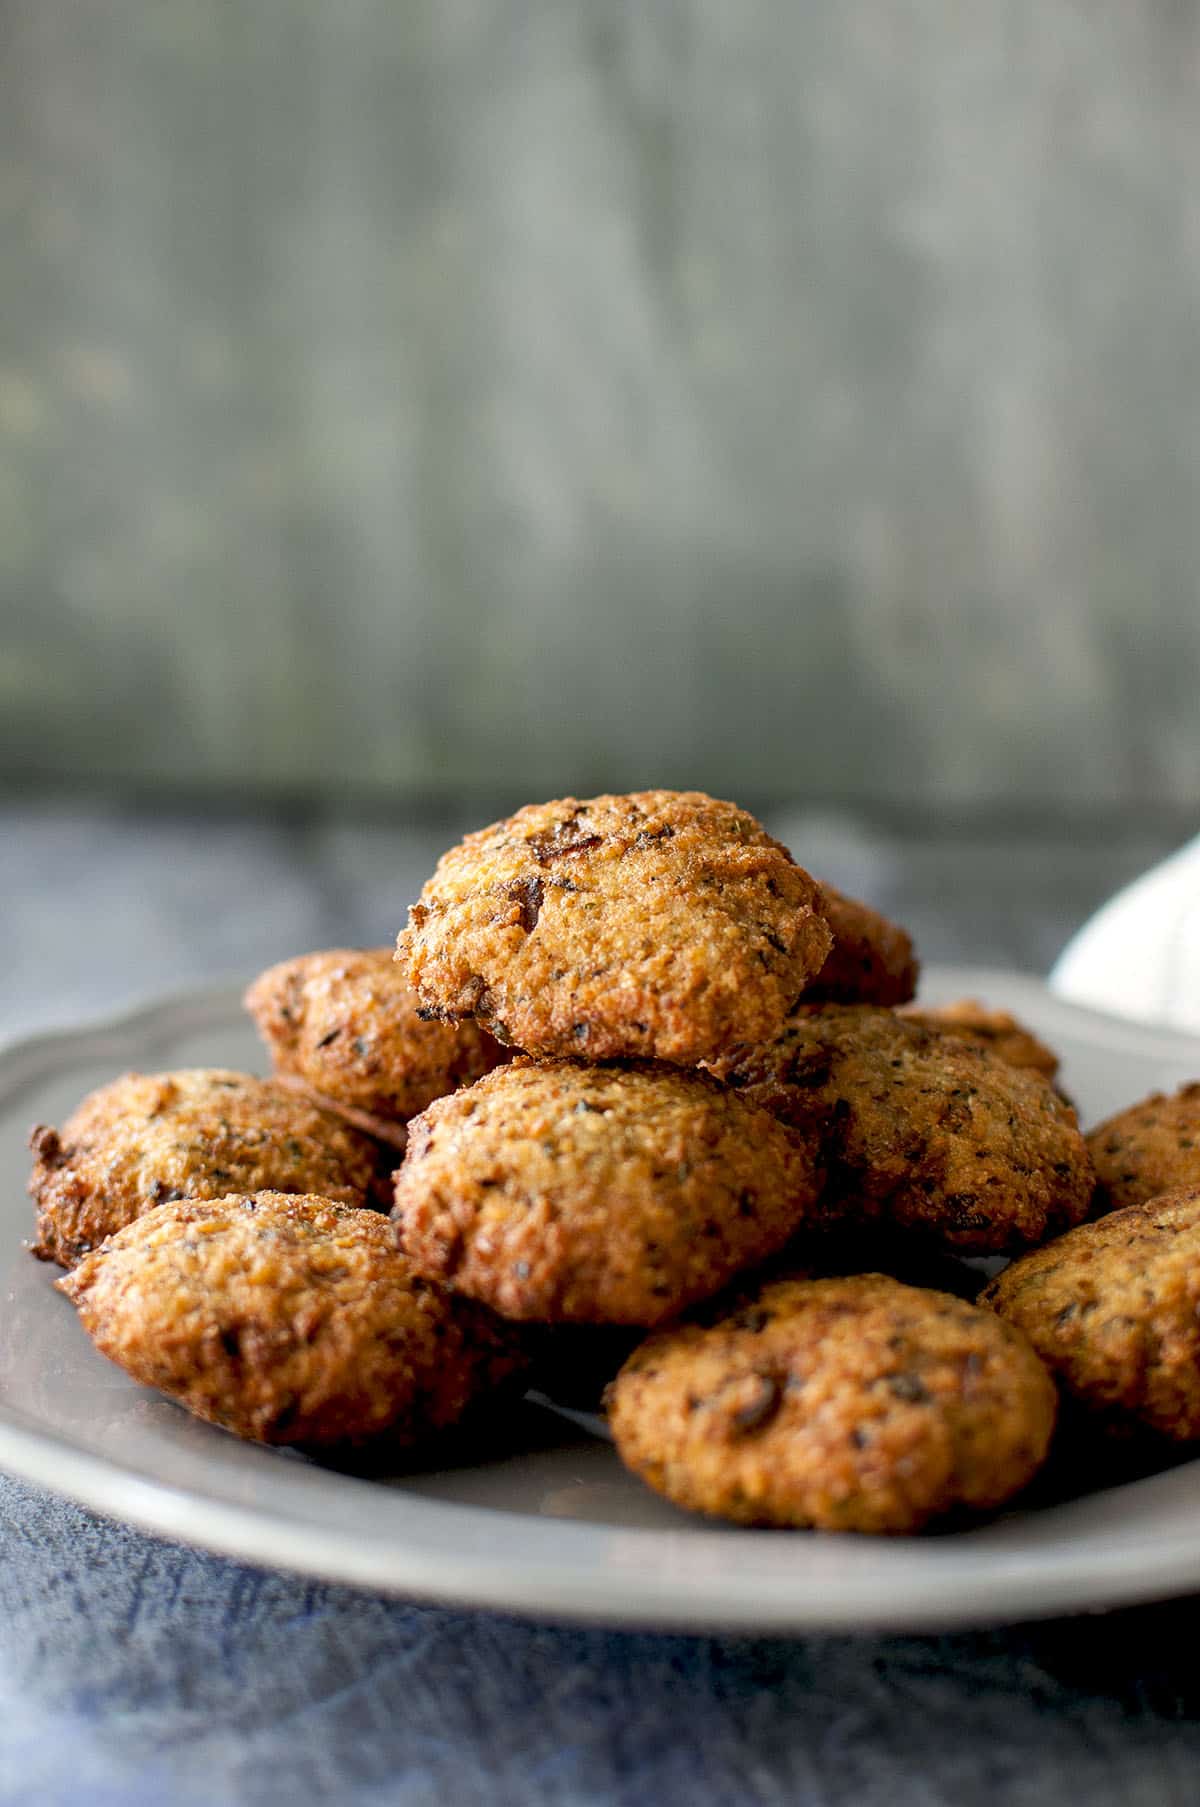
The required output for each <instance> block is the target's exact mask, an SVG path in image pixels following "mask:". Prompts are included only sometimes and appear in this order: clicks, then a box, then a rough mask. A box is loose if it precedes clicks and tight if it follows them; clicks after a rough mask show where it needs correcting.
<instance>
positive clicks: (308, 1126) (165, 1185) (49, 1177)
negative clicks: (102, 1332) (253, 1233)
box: [29, 1068, 379, 1267]
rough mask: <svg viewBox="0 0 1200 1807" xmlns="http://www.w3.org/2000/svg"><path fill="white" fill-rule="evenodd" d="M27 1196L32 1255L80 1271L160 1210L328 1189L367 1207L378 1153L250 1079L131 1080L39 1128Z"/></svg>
mask: <svg viewBox="0 0 1200 1807" xmlns="http://www.w3.org/2000/svg"><path fill="white" fill-rule="evenodd" d="M30 1147H31V1148H32V1149H33V1152H34V1155H35V1157H36V1159H35V1161H34V1167H33V1173H32V1174H31V1176H30V1180H29V1190H30V1192H31V1194H32V1196H33V1198H34V1201H35V1203H36V1205H37V1226H36V1234H35V1241H34V1243H33V1253H34V1254H35V1255H37V1256H39V1257H40V1258H41V1259H42V1260H43V1261H58V1262H60V1263H61V1264H62V1266H63V1267H72V1266H73V1265H74V1263H75V1262H76V1261H78V1260H79V1259H80V1257H81V1256H82V1255H86V1254H87V1253H88V1251H89V1250H90V1249H93V1248H95V1247H96V1245H97V1244H98V1243H101V1242H103V1240H104V1238H105V1237H106V1236H111V1235H112V1233H113V1231H114V1230H119V1229H121V1228H122V1227H123V1226H124V1225H125V1224H127V1223H132V1222H133V1220H134V1218H136V1217H140V1216H141V1215H142V1213H143V1212H144V1211H149V1210H150V1209H151V1208H152V1207H153V1206H154V1205H160V1204H164V1203H166V1202H167V1201H168V1200H170V1199H177V1198H220V1197H221V1196H222V1195H223V1194H225V1193H227V1192H228V1191H229V1189H230V1187H231V1186H232V1187H235V1188H237V1189H238V1190H240V1191H243V1192H258V1191H266V1190H273V1191H277V1192H313V1191H315V1190H318V1189H319V1191H320V1195H321V1196H322V1197H323V1198H332V1199H339V1200H341V1201H342V1202H343V1203H344V1204H350V1205H361V1204H363V1203H364V1202H366V1201H367V1200H368V1199H369V1198H370V1196H371V1194H372V1191H373V1189H374V1187H375V1185H376V1182H377V1175H378V1170H379V1151H378V1149H377V1148H376V1146H375V1144H374V1143H373V1142H372V1141H370V1140H369V1138H368V1137H366V1136H364V1135H361V1134H360V1133H359V1131H358V1130H356V1129H352V1128H351V1127H350V1126H349V1125H348V1124H346V1123H344V1122H343V1121H342V1119H341V1118H340V1117H338V1116H336V1115H335V1114H334V1113H333V1112H332V1111H327V1110H321V1109H319V1108H318V1107H317V1106H316V1105H313V1104H310V1103H309V1102H308V1100H307V1099H304V1098H301V1097H299V1096H298V1095H297V1094H296V1093H295V1092H293V1091H289V1090H288V1089H287V1087H285V1086H281V1085H278V1084H276V1083H275V1082H273V1081H272V1080H269V1079H252V1078H250V1076H249V1075H248V1074H245V1073H227V1072H224V1071H222V1070H220V1069H207V1068H192V1069H187V1070H184V1071H182V1072H177V1073H158V1074H143V1073H127V1074H126V1075H125V1077H124V1078H123V1079H117V1080H114V1082H113V1083H112V1084H111V1085H106V1086H101V1088H100V1090H99V1091H97V1092H92V1093H91V1094H90V1095H89V1096H88V1097H87V1098H85V1099H84V1100H83V1103H82V1104H81V1105H80V1106H79V1107H78V1109H77V1110H76V1111H75V1112H74V1113H73V1115H72V1116H71V1117H70V1118H68V1120H67V1122H66V1123H65V1124H64V1125H63V1127H62V1129H61V1130H56V1129H51V1128H50V1127H49V1126H48V1125H46V1124H44V1123H43V1124H39V1125H38V1126H37V1128H36V1129H34V1131H33V1133H32V1135H31V1136H30Z"/></svg>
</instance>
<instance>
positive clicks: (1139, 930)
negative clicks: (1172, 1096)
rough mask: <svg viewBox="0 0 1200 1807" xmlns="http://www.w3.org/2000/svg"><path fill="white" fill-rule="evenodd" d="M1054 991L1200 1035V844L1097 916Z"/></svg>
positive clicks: (1065, 955)
mask: <svg viewBox="0 0 1200 1807" xmlns="http://www.w3.org/2000/svg"><path fill="white" fill-rule="evenodd" d="M1049 985H1050V989H1051V991H1054V992H1057V993H1058V995H1059V997H1061V998H1069V999H1070V1001H1071V1002H1072V1003H1073V1004H1086V1005H1089V1006H1090V1007H1091V1008H1092V1009H1093V1010H1107V1011H1111V1012H1112V1013H1113V1014H1114V1015H1116V1016H1123V1017H1130V1018H1132V1019H1134V1020H1135V1021H1137V1022H1143V1023H1159V1024H1162V1025H1163V1026H1165V1027H1169V1028H1172V1029H1187V1030H1200V837H1197V839H1196V840H1194V841H1189V842H1188V844H1187V846H1186V847H1181V848H1180V849H1179V852H1178V853H1173V854H1172V855H1171V857H1170V858H1169V859H1166V860H1164V861H1163V862H1162V864H1161V865H1160V866H1155V867H1154V868H1153V869H1152V870H1151V871H1149V872H1147V873H1144V874H1143V876H1142V877H1141V878H1139V879H1135V880H1134V882H1133V884H1131V885H1127V886H1126V888H1125V889H1124V890H1123V891H1118V893H1117V895H1116V896H1115V897H1113V898H1111V899H1110V900H1109V902H1108V903H1106V904H1105V905H1104V907H1103V908H1102V909H1100V910H1097V912H1096V914H1095V915H1094V916H1093V917H1092V918H1091V920H1090V921H1089V922H1087V923H1085V924H1084V926H1083V928H1081V929H1080V931H1079V933H1078V934H1077V935H1076V936H1075V937H1074V939H1073V940H1072V941H1070V942H1068V944H1067V946H1066V948H1064V950H1063V952H1062V953H1061V954H1060V955H1059V958H1058V960H1057V962H1056V963H1055V966H1054V970H1053V972H1052V973H1051V974H1050V979H1049Z"/></svg>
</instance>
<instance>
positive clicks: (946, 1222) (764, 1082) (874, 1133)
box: [713, 1004, 1092, 1255]
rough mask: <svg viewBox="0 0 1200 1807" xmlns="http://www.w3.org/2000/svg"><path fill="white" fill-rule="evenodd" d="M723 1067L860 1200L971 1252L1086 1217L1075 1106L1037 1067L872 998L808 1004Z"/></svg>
mask: <svg viewBox="0 0 1200 1807" xmlns="http://www.w3.org/2000/svg"><path fill="white" fill-rule="evenodd" d="M713 1070H714V1071H715V1072H716V1073H717V1074H718V1076H719V1077H720V1078H721V1079H723V1080H724V1081H725V1083H726V1084H728V1085H731V1086H733V1087H735V1088H736V1089H737V1090H738V1092H739V1094H740V1095H741V1096H742V1097H743V1098H747V1099H750V1100H751V1101H752V1102H754V1103H757V1104H763V1105H765V1106H766V1107H767V1108H768V1109H769V1110H771V1111H773V1112H774V1113H775V1115H776V1116H778V1117H779V1118H780V1119H781V1121H782V1122H784V1123H787V1124H788V1125H790V1126H791V1127H793V1128H795V1129H797V1130H801V1131H804V1132H806V1133H808V1134H818V1133H821V1132H822V1130H823V1131H824V1134H825V1136H826V1151H827V1157H828V1160H829V1164H830V1187H831V1190H837V1191H845V1192H846V1193H847V1194H851V1195H853V1198H852V1200H851V1203H850V1206H849V1207H848V1208H849V1209H851V1210H855V1211H859V1212H861V1213H862V1214H863V1215H865V1216H867V1217H872V1216H878V1217H880V1218H882V1219H883V1220H884V1221H885V1222H887V1223H889V1224H892V1225H894V1226H895V1227H896V1228H898V1229H902V1230H904V1231H906V1232H917V1233H920V1234H922V1235H925V1236H929V1237H932V1238H934V1239H935V1240H936V1241H938V1242H940V1243H942V1244H943V1245H944V1246H945V1247H947V1248H950V1249H955V1250H957V1251H958V1252H959V1253H961V1254H975V1255H984V1254H1003V1253H1006V1252H1008V1251H1010V1250H1016V1249H1024V1248H1029V1247H1032V1246H1034V1245H1035V1244H1037V1243H1039V1242H1043V1241H1045V1239H1046V1238H1047V1237H1049V1236H1053V1235H1056V1234H1057V1233H1058V1232H1059V1231H1060V1230H1064V1229H1068V1228H1070V1226H1071V1225H1072V1224H1076V1223H1078V1222H1080V1220H1081V1219H1082V1218H1083V1217H1084V1216H1085V1215H1086V1212H1087V1209H1088V1204H1089V1201H1090V1198H1091V1192H1092V1170H1091V1164H1090V1162H1089V1160H1088V1155H1087V1149H1086V1148H1085V1146H1084V1143H1083V1138H1082V1136H1081V1135H1080V1133H1079V1126H1078V1123H1077V1121H1076V1117H1075V1113H1074V1111H1073V1110H1072V1108H1071V1107H1070V1105H1069V1104H1067V1103H1066V1102H1065V1100H1064V1099H1062V1098H1061V1097H1060V1096H1059V1095H1058V1094H1057V1093H1056V1092H1055V1091H1054V1089H1053V1088H1052V1087H1051V1086H1050V1085H1048V1084H1047V1082H1046V1081H1045V1080H1044V1079H1043V1078H1042V1077H1041V1076H1040V1074H1037V1073H1031V1072H1027V1071H1022V1070H1021V1069H1020V1068H1017V1067H1011V1066H1009V1065H1007V1063H1006V1062H1004V1061H1003V1060H1001V1059H1000V1058H999V1057H998V1056H997V1055H995V1054H992V1053H989V1052H988V1051H987V1050H986V1049H984V1048H977V1047H971V1046H969V1045H968V1044H967V1043H965V1042H963V1041H960V1040H958V1039H956V1038H954V1037H952V1036H948V1035H944V1034H941V1033H935V1032H934V1031H933V1030H931V1029H926V1028H925V1027H924V1026H923V1025H921V1024H920V1023H913V1022H907V1021H905V1019H904V1018H903V1017H901V1016H898V1015H897V1014H896V1013H895V1012H894V1011H891V1010H877V1009H872V1008H870V1007H868V1006H863V1005H836V1004H827V1005H823V1006H819V1007H814V1008H804V1007H802V1008H801V1009H800V1010H798V1011H797V1012H796V1013H795V1015H794V1016H793V1018H792V1020H791V1021H790V1022H789V1023H788V1026H787V1028H786V1029H785V1030H784V1031H783V1033H782V1034H781V1035H779V1036H778V1037H776V1039H775V1040H774V1041H773V1042H771V1043H769V1044H768V1045H767V1046H766V1047H762V1048H757V1049H748V1050H745V1051H743V1052H742V1053H741V1054H739V1055H738V1056H735V1057H733V1058H731V1059H727V1060H725V1061H723V1062H720V1063H716V1064H715V1065H714V1068H713Z"/></svg>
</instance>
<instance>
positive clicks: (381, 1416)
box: [58, 1192, 523, 1446]
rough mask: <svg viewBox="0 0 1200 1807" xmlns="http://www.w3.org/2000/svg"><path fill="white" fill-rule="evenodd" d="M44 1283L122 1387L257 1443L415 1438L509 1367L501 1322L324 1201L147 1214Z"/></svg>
mask: <svg viewBox="0 0 1200 1807" xmlns="http://www.w3.org/2000/svg"><path fill="white" fill-rule="evenodd" d="M58 1285H59V1287H60V1289H61V1290H62V1291H63V1292H65V1293H66V1294H67V1297H68V1298H69V1299H71V1300H72V1301H73V1302H74V1304H75V1305H76V1306H77V1307H78V1309H79V1315H80V1318H81V1319H82V1321H83V1326H84V1329H85V1330H86V1331H87V1333H88V1335H89V1336H90V1337H91V1339H92V1341H93V1342H94V1343H95V1345H96V1347H97V1348H98V1349H99V1350H100V1351H101V1352H102V1353H103V1354H104V1355H107V1356H108V1358H109V1360H110V1361H114V1362H116V1364H117V1366H118V1367H120V1368H123V1369H124V1370H125V1372H126V1373H127V1374H129V1375H131V1376H132V1377H133V1379H134V1380H136V1381H140V1382H141V1384H142V1385H143V1386H148V1387H157V1388H158V1389H159V1391H160V1392H163V1393H167V1394H169V1395H170V1397H171V1398H172V1399H175V1400H177V1401H178V1403H179V1404H180V1405H182V1406H185V1407H186V1408H187V1410H188V1411H189V1412H194V1413H195V1414H196V1416H197V1417H198V1418H207V1419H208V1420H209V1421H210V1422H211V1423H213V1424H220V1425H223V1426H224V1428H225V1429H226V1430H230V1431H233V1432H235V1434H236V1435H237V1436H239V1437H250V1438H253V1439H254V1440H255V1441H256V1442H259V1443H302V1444H307V1445H310V1446H319V1445H336V1444H345V1443H358V1442H362V1441H364V1440H365V1439H367V1438H370V1437H375V1436H380V1435H383V1434H386V1435H387V1437H388V1438H389V1440H390V1441H394V1442H396V1443H403V1444H407V1443H415V1442H418V1441H420V1440H421V1439H423V1438H426V1437H428V1436H430V1435H432V1434H433V1433H435V1432H437V1431H439V1430H442V1429H444V1428H445V1427H447V1426H448V1425H452V1424H454V1423H456V1422H457V1421H458V1420H459V1419H460V1418H461V1417H462V1415H463V1413H464V1412H465V1411H466V1410H467V1408H468V1406H470V1405H471V1404H472V1403H473V1402H474V1401H475V1400H476V1399H477V1398H479V1397H480V1396H481V1395H483V1394H485V1393H488V1392H490V1391H491V1390H492V1389H493V1388H494V1387H496V1386H497V1385H498V1384H499V1383H500V1382H501V1381H502V1380H504V1379H505V1378H507V1376H508V1375H510V1374H512V1373H514V1372H516V1371H518V1370H519V1368H520V1367H521V1366H522V1361H523V1358H522V1356H521V1353H520V1351H519V1348H518V1346H517V1343H516V1340H515V1338H514V1336H513V1332H512V1329H511V1327H510V1326H507V1325H504V1324H502V1323H501V1322H500V1320H499V1319H498V1318H495V1317H493V1316H492V1314H491V1313H490V1312H485V1311H484V1310H483V1309H482V1308H481V1307H479V1306H475V1305H472V1304H471V1303H470V1302H469V1301H464V1300H455V1299H451V1298H450V1297H449V1295H448V1294H446V1293H444V1292H442V1291H441V1290H440V1289H439V1288H438V1287H435V1286H431V1285H430V1284H429V1282H428V1281H426V1280H423V1279H421V1278H420V1277H419V1276H418V1275H416V1274H414V1273H413V1271H412V1268H411V1266H410V1265H409V1263H408V1262H407V1261H406V1260H405V1259H404V1257H403V1255H401V1253H400V1252H399V1250H398V1249H397V1248H396V1243H395V1237H394V1235H393V1234H392V1229H391V1225H390V1224H389V1223H388V1220H387V1218H386V1217H383V1216H382V1215H380V1213H379V1212H377V1211H363V1210H358V1209H356V1208H355V1207H353V1206H351V1205H339V1204H334V1203H332V1202H331V1201H330V1200H329V1199H326V1198H315V1197H310V1196H304V1195H295V1194H285V1193H282V1192H258V1193H255V1194H254V1195H253V1196H251V1197H248V1198H247V1197H229V1198H217V1199H182V1200H178V1201H177V1202H175V1203H174V1204H165V1205H159V1206H157V1207H156V1208H155V1209H154V1210H152V1211H148V1212H147V1213H146V1214H145V1215H144V1216H143V1217H139V1218H138V1219H137V1221H136V1222H134V1223H131V1224H128V1225H126V1227H125V1229H123V1230H121V1231H120V1232H119V1233H118V1234H117V1235H116V1236H114V1237H112V1238H111V1239H110V1240H109V1241H108V1242H106V1243H105V1244H104V1246H103V1248H99V1249H97V1250H96V1251H95V1252H94V1253H93V1254H91V1255H88V1256H85V1257H84V1259H83V1260H82V1261H81V1262H80V1263H79V1265H78V1267H77V1268H76V1269H75V1271H74V1272H73V1273H71V1274H69V1275H66V1276H65V1277H64V1278H63V1279H61V1280H59V1282H58Z"/></svg>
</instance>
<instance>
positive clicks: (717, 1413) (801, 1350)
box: [608, 1274, 1055, 1533]
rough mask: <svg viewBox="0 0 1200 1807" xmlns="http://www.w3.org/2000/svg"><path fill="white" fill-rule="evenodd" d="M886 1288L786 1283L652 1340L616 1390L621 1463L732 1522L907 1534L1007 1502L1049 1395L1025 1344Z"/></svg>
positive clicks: (1027, 1471) (690, 1505)
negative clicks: (712, 1318)
mask: <svg viewBox="0 0 1200 1807" xmlns="http://www.w3.org/2000/svg"><path fill="white" fill-rule="evenodd" d="M1004 1329H1005V1330H1006V1331H1007V1332H1008V1334H1005V1335H1001V1336H997V1335H996V1334H995V1330H996V1321H995V1320H991V1321H989V1315H988V1313H987V1312H984V1311H979V1310H977V1309H976V1308H975V1307H974V1306H973V1305H969V1304H967V1303H965V1302H964V1301H963V1300H961V1299H956V1298H952V1297H951V1296H950V1295H948V1294H945V1293H937V1292H928V1291H924V1290H920V1289H918V1288H916V1287H911V1286H905V1285H902V1284H901V1283H900V1282H898V1281H895V1280H890V1279H887V1278H885V1277H884V1276H883V1275H881V1274H867V1275H861V1276H858V1277H855V1278H849V1279H821V1280H783V1281H778V1282H775V1283H774V1284H772V1285H768V1286H766V1287H764V1288H763V1290H762V1291H761V1292H760V1293H759V1294H758V1296H757V1297H756V1298H752V1299H748V1300H744V1301H742V1302H741V1303H740V1304H739V1306H738V1308H737V1309H736V1311H735V1312H733V1313H732V1314H731V1315H729V1316H727V1317H724V1318H721V1319H718V1320H717V1321H716V1322H715V1323H712V1322H709V1323H704V1324H696V1323H693V1324H686V1325H682V1326H675V1327H674V1328H669V1329H666V1330H662V1331H659V1332H658V1333H657V1334H656V1335H654V1336H652V1337H650V1338H649V1339H648V1341H647V1342H645V1343H643V1344H642V1346H641V1347H640V1348H639V1349H638V1350H636V1351H635V1353H634V1354H633V1355H632V1356H631V1357H630V1359H629V1360H628V1361H627V1362H626V1364H625V1366H624V1367H623V1368H622V1369H621V1372H620V1374H619V1375H618V1377H617V1379H616V1381H615V1382H614V1384H613V1385H612V1387H611V1388H610V1389H609V1406H608V1411H609V1422H610V1424H611V1427H612V1431H613V1436H614V1438H615V1440H616V1445H617V1450H618V1453H619V1454H620V1456H621V1459H622V1461H623V1462H624V1463H625V1464H626V1465H627V1466H628V1467H629V1468H631V1469H632V1470H633V1471H634V1473H635V1474H638V1475H640V1476H641V1478H642V1479H643V1480H644V1481H646V1482H647V1483H648V1484H649V1485H650V1486H651V1487H653V1488H654V1489H655V1490H656V1491H657V1492H659V1493H662V1494H664V1495H665V1496H666V1497H667V1498H668V1499H670V1500H672V1501H673V1502H674V1503H675V1504H676V1505H678V1506H683V1507H684V1508H686V1509H688V1510H690V1511H695V1512H705V1513H709V1514H711V1515H714V1516H716V1517H720V1518H728V1519H733V1520H734V1521H735V1522H737V1523H739V1524H750V1525H780V1526H815V1527H818V1528H820V1529H822V1530H826V1531H860V1532H892V1533H897V1532H908V1531H916V1530H919V1529H920V1528H921V1527H922V1526H923V1525H925V1524H927V1523H928V1522H929V1521H930V1520H931V1519H934V1518H937V1517H940V1516H943V1515H944V1514H946V1513H948V1512H952V1511H955V1510H957V1509H967V1510H969V1511H975V1512H978V1511H982V1510H987V1509H990V1508H993V1507H995V1506H999V1505H1001V1504H1002V1503H1003V1502H1004V1501H1005V1500H1007V1499H1009V1498H1010V1497H1011V1496H1012V1495H1013V1494H1014V1493H1016V1492H1018V1491H1019V1490H1020V1488H1022V1487H1023V1486H1024V1485H1025V1484H1026V1482H1027V1481H1028V1480H1029V1479H1030V1478H1031V1476H1032V1475H1033V1474H1034V1473H1035V1471H1036V1470H1037V1468H1038V1466H1039V1465H1040V1463H1041V1462H1042V1460H1043V1458H1044V1456H1045V1454H1046V1450H1047V1448H1048V1445H1049V1442H1050V1436H1051V1432H1052V1430H1053V1426H1054V1414H1055V1392H1054V1386H1053V1384H1052V1382H1051V1381H1050V1378H1049V1376H1048V1375H1047V1373H1046V1371H1045V1369H1044V1368H1043V1367H1042V1365H1041V1364H1040V1362H1039V1361H1038V1359H1037V1357H1036V1356H1035V1354H1034V1353H1033V1350H1032V1349H1031V1348H1030V1346H1029V1344H1028V1342H1027V1341H1026V1340H1025V1339H1024V1337H1022V1336H1021V1335H1020V1334H1019V1333H1018V1332H1012V1331H1011V1330H1010V1327H1009V1326H1004Z"/></svg>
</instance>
